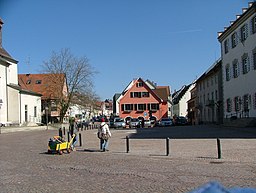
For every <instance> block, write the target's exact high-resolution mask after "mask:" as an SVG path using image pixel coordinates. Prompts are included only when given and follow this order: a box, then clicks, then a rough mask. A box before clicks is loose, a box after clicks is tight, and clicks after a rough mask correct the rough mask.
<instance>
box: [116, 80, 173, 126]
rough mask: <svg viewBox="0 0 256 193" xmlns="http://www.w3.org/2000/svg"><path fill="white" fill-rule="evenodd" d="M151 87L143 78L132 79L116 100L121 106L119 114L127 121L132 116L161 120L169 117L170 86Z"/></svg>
mask: <svg viewBox="0 0 256 193" xmlns="http://www.w3.org/2000/svg"><path fill="white" fill-rule="evenodd" d="M151 88H153V89H151ZM151 88H150V85H149V83H146V82H145V81H143V80H142V79H141V78H138V79H135V80H133V81H131V82H130V84H129V85H128V86H127V87H126V88H125V89H124V91H123V92H122V94H121V95H119V97H118V98H117V100H116V101H114V102H117V105H116V106H117V108H119V110H118V112H119V113H118V115H119V116H120V117H121V118H124V119H125V120H126V121H127V120H129V119H131V118H139V119H144V120H146V119H151V120H159V119H161V118H164V117H168V111H169V108H168V107H169V106H168V104H169V102H170V101H169V96H170V93H169V92H170V89H169V87H168V86H166V87H157V86H155V87H151ZM115 96H117V95H115Z"/></svg>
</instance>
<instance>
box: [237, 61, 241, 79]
mask: <svg viewBox="0 0 256 193" xmlns="http://www.w3.org/2000/svg"><path fill="white" fill-rule="evenodd" d="M240 68H241V67H240V63H239V62H238V60H237V76H240Z"/></svg>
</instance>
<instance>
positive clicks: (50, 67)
mask: <svg viewBox="0 0 256 193" xmlns="http://www.w3.org/2000/svg"><path fill="white" fill-rule="evenodd" d="M42 70H43V72H44V73H48V74H52V78H51V80H49V81H54V82H56V84H57V85H55V92H56V88H57V87H59V86H60V87H61V88H62V89H58V91H57V92H58V94H57V95H58V97H57V98H58V99H57V106H58V109H59V112H60V121H61V122H63V118H64V116H65V114H66V112H67V110H68V108H69V106H70V103H71V102H72V101H74V100H73V99H74V94H75V93H79V95H78V96H79V97H80V99H79V101H80V102H81V100H83V97H81V96H90V95H92V93H93V91H92V90H93V82H92V78H93V76H94V74H95V73H96V71H95V70H94V68H93V67H92V66H91V65H90V63H89V60H88V58H87V57H85V56H84V57H76V56H74V55H73V54H72V53H71V52H70V50H69V49H67V48H65V49H62V50H61V51H60V52H59V53H57V52H52V55H51V58H50V59H49V61H45V62H44V63H43V65H42ZM59 74H64V75H65V76H64V77H65V78H64V80H63V76H57V75H59ZM58 77H62V80H57V79H58ZM65 85H67V92H65V90H66V89H65ZM52 89H54V88H52ZM76 97H77V96H76Z"/></svg>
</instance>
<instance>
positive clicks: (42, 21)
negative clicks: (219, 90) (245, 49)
mask: <svg viewBox="0 0 256 193" xmlns="http://www.w3.org/2000/svg"><path fill="white" fill-rule="evenodd" d="M248 2H249V1H245V0H214V1H212V0H193V1H189V0H176V1H175V0H75V1H69V0H41V1H35V0H0V17H1V18H2V20H3V21H4V27H3V35H2V36H3V47H4V48H5V49H6V50H7V51H8V52H9V53H10V54H11V56H12V57H13V58H14V59H16V60H18V61H19V63H18V71H19V73H40V65H41V64H42V63H43V61H47V60H48V59H49V58H50V56H51V53H52V51H57V52H59V51H60V50H61V49H62V48H69V49H70V50H71V52H72V53H73V54H74V55H76V56H78V57H81V56H86V57H87V58H89V60H90V64H91V65H92V66H93V67H94V69H95V70H96V71H98V73H97V74H95V76H94V77H93V82H94V86H95V91H96V93H97V94H98V95H99V96H100V97H101V99H102V100H104V99H106V98H112V97H113V95H114V94H115V93H120V92H122V90H123V89H124V88H125V87H126V86H127V85H128V84H129V82H130V81H131V80H133V79H134V78H139V77H141V78H142V79H144V80H146V79H149V80H151V81H154V82H156V83H157V84H158V85H161V86H170V87H171V90H172V91H173V90H175V89H176V90H178V89H180V88H181V87H182V86H183V85H185V84H189V83H191V82H192V81H194V80H195V79H196V78H198V77H199V76H200V75H201V74H202V73H203V72H204V71H206V70H207V69H208V68H209V67H210V66H211V65H212V64H213V63H214V62H215V61H216V60H217V59H218V58H219V57H220V44H219V42H218V40H217V32H219V31H223V29H224V27H225V26H229V25H230V21H232V20H235V18H236V15H238V14H241V13H242V8H243V7H248Z"/></svg>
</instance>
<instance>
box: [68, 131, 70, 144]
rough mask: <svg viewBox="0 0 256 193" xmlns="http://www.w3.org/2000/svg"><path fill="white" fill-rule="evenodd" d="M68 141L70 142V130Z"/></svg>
mask: <svg viewBox="0 0 256 193" xmlns="http://www.w3.org/2000/svg"><path fill="white" fill-rule="evenodd" d="M68 142H70V134H69V131H68Z"/></svg>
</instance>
